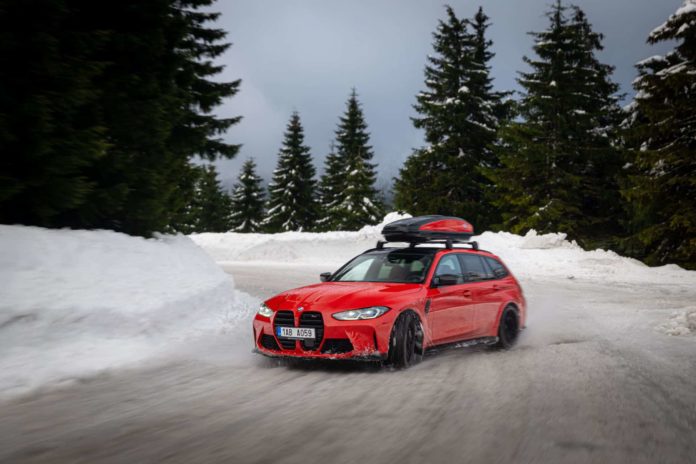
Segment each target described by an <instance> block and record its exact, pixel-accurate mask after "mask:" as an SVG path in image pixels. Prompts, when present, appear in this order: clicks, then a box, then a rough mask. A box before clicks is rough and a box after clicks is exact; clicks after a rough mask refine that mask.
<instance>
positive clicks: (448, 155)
mask: <svg viewBox="0 0 696 464" xmlns="http://www.w3.org/2000/svg"><path fill="white" fill-rule="evenodd" d="M214 3H215V2H214V0H177V1H174V0H138V1H135V0H119V1H118V2H114V1H111V2H90V1H86V0H34V1H20V0H4V1H2V3H1V4H0V54H1V55H2V56H3V57H4V58H5V63H6V65H4V66H2V68H1V69H0V89H1V90H2V92H1V94H0V152H1V153H2V161H1V163H2V169H1V170H0V222H1V223H3V224H25V225H34V226H40V227H49V228H62V227H69V228H76V229H111V230H115V231H119V232H123V233H127V234H132V235H140V236H151V235H152V234H153V233H155V232H162V233H177V232H180V233H185V234H189V233H194V232H206V231H211V232H225V231H236V232H269V233H271V232H281V231H294V230H303V231H328V230H357V229H359V228H361V227H362V226H364V225H366V224H375V223H378V222H379V221H380V220H381V218H382V217H383V215H384V213H385V212H388V211H389V210H399V211H405V212H408V213H410V214H413V215H421V214H445V215H454V216H460V217H464V218H466V219H468V220H469V221H471V222H472V223H473V224H475V226H476V228H477V230H478V231H484V230H504V231H510V232H514V233H526V232H527V231H529V230H531V229H534V230H536V231H537V232H539V233H545V232H563V233H566V234H567V235H568V237H569V238H570V239H573V240H576V241H577V242H578V243H579V244H580V245H581V246H583V247H584V248H587V249H591V248H605V249H611V250H614V251H617V252H620V253H622V254H625V255H628V256H632V257H635V258H638V259H641V260H643V261H644V262H646V263H647V264H649V265H661V264H666V263H676V264H679V265H681V266H683V267H685V268H689V269H696V102H695V101H694V97H695V95H696V4H695V3H694V2H692V1H690V0H686V1H685V3H684V4H683V6H682V7H680V8H679V9H678V10H677V11H676V12H675V13H674V14H673V15H671V16H670V17H668V18H665V22H664V23H663V24H662V25H661V26H659V27H657V28H656V29H654V30H653V31H646V33H645V37H646V40H647V41H648V42H649V43H660V42H666V43H670V44H674V47H673V49H672V50H671V51H670V52H669V53H667V54H665V55H664V56H661V55H657V56H653V57H649V58H646V59H644V60H642V61H640V62H638V63H637V64H636V79H635V80H634V82H633V86H634V90H635V96H634V97H633V98H632V100H631V101H630V103H629V104H628V105H626V106H624V107H622V106H621V105H620V104H619V102H620V95H619V94H618V92H619V88H618V85H617V84H616V83H615V82H614V81H613V80H612V71H613V67H612V66H611V65H610V64H608V63H603V62H601V61H600V59H599V58H598V52H600V51H601V50H602V49H603V43H602V42H603V36H602V33H601V31H596V30H594V29H593V26H592V24H591V22H590V19H589V18H588V17H587V16H586V14H585V12H584V11H583V10H582V9H581V8H579V7H578V6H575V5H571V4H566V3H562V2H561V1H560V0H558V1H556V2H555V3H554V4H552V5H550V6H549V8H548V11H546V12H545V15H546V18H547V21H546V24H547V27H546V28H545V29H544V30H541V31H535V32H532V35H533V37H534V45H533V47H532V48H531V49H530V50H529V52H528V54H526V56H525V57H524V62H525V63H526V65H527V67H526V69H525V70H520V71H519V73H518V82H519V84H520V86H521V88H522V91H521V92H516V93H513V92H510V91H508V90H506V89H498V88H495V86H494V83H493V79H492V77H491V65H490V62H491V59H492V57H493V56H494V52H493V49H494V43H493V41H492V39H491V37H490V34H489V33H488V28H489V26H490V24H491V22H492V21H494V20H495V18H489V17H488V16H487V15H486V13H485V11H484V10H483V8H479V9H478V12H477V13H476V14H475V15H474V16H473V17H461V16H458V15H457V12H456V11H455V10H454V9H453V8H451V7H449V6H445V7H444V8H443V11H442V17H441V19H440V20H439V22H438V24H437V26H436V28H435V30H434V32H433V35H432V37H433V39H432V54H431V55H429V56H428V57H424V65H425V68H424V69H425V71H424V76H423V87H422V90H421V91H420V92H418V93H417V94H416V95H414V96H413V109H414V114H413V115H412V118H411V120H412V124H413V126H414V127H415V128H417V129H419V130H421V131H422V133H423V134H424V140H425V143H424V145H423V146H421V147H417V148H416V149H414V151H413V152H412V153H411V154H410V156H408V158H407V160H406V162H405V164H404V165H403V166H402V168H401V169H400V171H399V173H398V175H397V176H396V177H395V179H394V182H393V189H392V190H393V201H392V198H391V196H390V198H389V199H387V198H386V197H385V195H384V194H383V192H380V191H379V190H378V189H377V187H376V177H377V172H378V166H377V163H376V162H375V160H374V156H375V153H374V150H373V148H372V146H371V144H370V131H369V127H368V122H367V120H366V118H365V115H364V112H363V107H362V102H361V101H360V96H359V93H358V91H357V89H345V91H346V94H347V95H348V98H347V100H346V104H345V110H344V111H343V113H342V114H340V115H324V116H325V117H329V118H333V117H336V121H337V123H336V130H335V133H334V137H333V138H334V142H333V144H332V146H331V150H330V151H329V153H328V154H327V155H326V157H325V158H324V165H323V166H315V165H314V164H313V158H312V156H311V149H310V147H309V146H307V144H306V142H305V136H304V127H303V123H302V119H301V116H302V115H301V114H300V113H298V112H297V111H295V112H292V113H291V114H289V115H288V122H287V126H286V129H285V133H284V134H283V141H282V145H281V146H280V147H279V150H278V153H277V165H276V169H275V171H274V173H273V176H272V179H269V181H270V182H269V183H268V185H267V187H266V184H265V182H264V179H262V178H261V177H260V176H259V175H258V174H257V168H256V164H255V161H254V160H253V159H251V158H249V159H248V160H247V161H246V162H245V163H244V165H243V168H242V170H241V172H239V173H238V176H237V181H236V183H235V185H234V187H233V188H232V189H231V190H230V191H228V190H227V189H226V188H224V187H223V185H222V184H221V183H220V181H219V177H218V172H217V170H216V167H215V164H214V162H215V161H216V160H219V159H224V158H232V157H235V156H240V145H239V144H233V143H229V142H227V141H226V140H227V138H226V137H225V136H226V134H227V131H228V130H230V129H232V128H234V126H235V125H236V124H237V123H238V122H239V121H240V120H241V118H242V117H243V116H244V115H239V116H236V117H231V118H222V117H220V116H218V114H217V112H216V110H217V109H219V108H220V107H221V106H222V105H226V104H227V103H228V102H229V101H234V96H235V95H236V94H237V93H238V92H240V91H242V92H243V91H244V90H243V89H244V86H243V83H242V82H241V80H234V81H230V82H221V81H220V79H219V78H218V77H219V75H220V73H221V71H222V69H223V68H222V65H220V64H219V63H218V61H217V60H218V58H219V57H220V56H221V55H222V54H223V53H224V52H225V51H226V50H227V49H228V48H229V47H230V41H229V38H228V35H231V36H233V35H234V31H225V30H222V29H219V28H217V27H216V20H217V19H218V16H219V15H218V14H216V13H214V12H211V10H210V7H211V6H212V7H213V8H214ZM540 13H542V12H540ZM238 135H239V134H235V136H238ZM392 203H393V204H392Z"/></svg>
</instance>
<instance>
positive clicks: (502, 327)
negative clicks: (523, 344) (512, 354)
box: [495, 306, 520, 350]
mask: <svg viewBox="0 0 696 464" xmlns="http://www.w3.org/2000/svg"><path fill="white" fill-rule="evenodd" d="M519 333H520V319H519V317H518V316H517V310H516V309H515V307H514V306H506V307H505V309H504V310H503V314H501V315H500V322H499V324H498V343H496V344H495V347H496V348H502V349H504V350H507V349H509V348H511V347H512V346H513V345H514V344H515V342H516V341H517V337H518V335H519Z"/></svg>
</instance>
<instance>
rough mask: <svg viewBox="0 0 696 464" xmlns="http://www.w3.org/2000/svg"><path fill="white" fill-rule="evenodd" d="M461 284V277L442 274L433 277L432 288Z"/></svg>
mask: <svg viewBox="0 0 696 464" xmlns="http://www.w3.org/2000/svg"><path fill="white" fill-rule="evenodd" d="M458 283H460V281H459V276H458V275H454V274H442V275H439V276H435V277H433V280H432V283H431V284H430V286H431V287H444V286H447V285H457V284H458Z"/></svg>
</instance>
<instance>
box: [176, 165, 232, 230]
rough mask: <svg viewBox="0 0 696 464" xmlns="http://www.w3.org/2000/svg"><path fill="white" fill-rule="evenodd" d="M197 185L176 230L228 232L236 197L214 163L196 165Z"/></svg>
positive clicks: (193, 171)
mask: <svg viewBox="0 0 696 464" xmlns="http://www.w3.org/2000/svg"><path fill="white" fill-rule="evenodd" d="M191 173H192V174H193V176H194V177H193V188H192V190H191V192H190V193H191V197H190V198H189V199H188V201H187V204H186V208H185V210H184V211H182V212H181V213H180V215H179V216H177V218H176V221H175V222H174V225H173V226H172V229H173V230H174V231H176V232H181V233H185V234H190V233H202V232H227V231H229V230H230V228H231V227H232V222H231V216H232V200H231V199H230V196H229V195H228V194H227V192H226V191H225V190H224V188H223V187H222V185H221V184H220V181H219V180H218V173H217V170H216V169H215V166H213V165H212V164H208V165H203V166H195V167H192V169H191Z"/></svg>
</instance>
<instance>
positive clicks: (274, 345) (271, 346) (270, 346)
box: [261, 334, 280, 351]
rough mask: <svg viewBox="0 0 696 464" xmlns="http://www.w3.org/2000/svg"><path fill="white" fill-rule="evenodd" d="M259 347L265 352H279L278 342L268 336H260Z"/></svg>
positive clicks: (271, 336)
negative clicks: (265, 350) (264, 349)
mask: <svg viewBox="0 0 696 464" xmlns="http://www.w3.org/2000/svg"><path fill="white" fill-rule="evenodd" d="M261 346H263V347H264V348H266V349H267V350H275V351H278V350H280V347H279V346H278V342H276V339H275V337H274V336H273V335H268V334H263V335H261Z"/></svg>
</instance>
